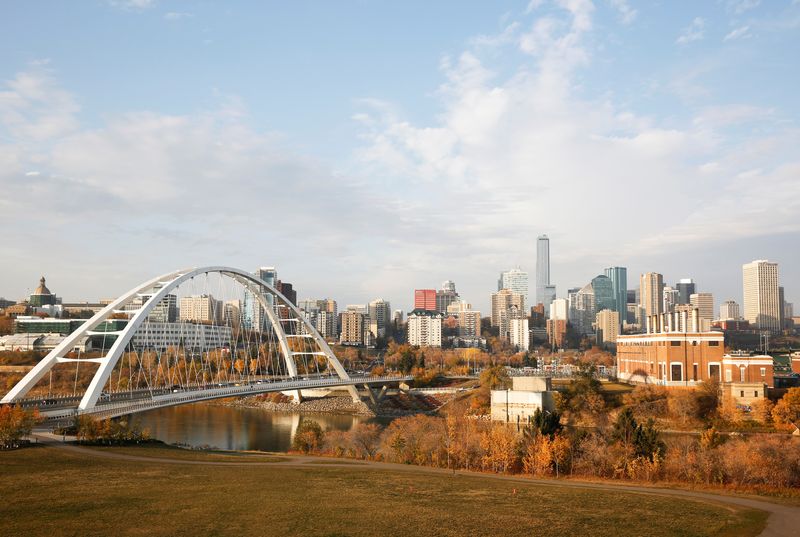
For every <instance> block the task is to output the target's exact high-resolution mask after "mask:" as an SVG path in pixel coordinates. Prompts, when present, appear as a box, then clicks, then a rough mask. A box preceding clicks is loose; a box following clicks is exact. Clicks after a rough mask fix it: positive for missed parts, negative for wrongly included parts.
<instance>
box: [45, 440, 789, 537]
mask: <svg viewBox="0 0 800 537" xmlns="http://www.w3.org/2000/svg"><path fill="white" fill-rule="evenodd" d="M34 436H35V438H37V439H38V441H39V442H40V443H43V444H46V445H47V446H51V447H55V448H58V449H60V450H64V451H67V452H70V453H74V454H77V455H83V456H89V457H98V458H104V459H114V460H121V461H135V462H150V463H153V462H157V463H159V464H189V465H201V466H254V465H255V466H283V467H292V468H300V467H305V468H308V467H313V466H324V467H332V468H337V467H338V468H361V469H363V470H374V469H380V470H390V471H393V472H409V473H427V474H440V475H455V476H468V477H483V478H486V479H499V480H503V481H512V482H517V483H526V484H535V485H543V486H551V487H570V488H583V489H593V490H607V491H615V492H628V493H634V494H651V495H659V496H672V497H676V498H686V499H690V500H698V501H704V502H711V503H716V504H722V505H735V506H738V507H745V508H750V509H759V510H761V511H766V512H767V513H769V518H768V519H767V526H766V528H764V531H763V532H762V533H761V537H797V536H798V535H800V507H792V506H788V505H781V504H776V503H771V502H769V501H763V500H756V499H751V498H743V497H737V496H725V495H722V494H712V493H708V492H696V491H691V490H679V489H659V488H653V487H643V486H636V485H623V484H616V483H613V484H612V483H585V482H577V481H566V480H564V481H562V480H552V479H532V478H528V477H517V476H506V475H498V474H484V473H478V472H466V471H457V472H455V473H453V472H452V471H450V470H446V469H443V468H428V467H425V466H412V465H407V464H395V463H388V462H372V461H353V460H349V459H342V460H341V462H337V459H331V458H329V457H313V456H299V455H285V454H281V455H280V457H281V458H282V459H285V460H281V461H274V462H259V461H251V462H236V461H230V462H228V461H198V460H190V459H168V458H163V457H146V456H139V455H129V454H124V453H114V452H112V451H101V450H96V449H89V448H85V447H81V446H77V445H74V444H65V443H63V442H62V441H61V437H57V436H53V435H50V434H36V435H34ZM245 456H246V455H245Z"/></svg>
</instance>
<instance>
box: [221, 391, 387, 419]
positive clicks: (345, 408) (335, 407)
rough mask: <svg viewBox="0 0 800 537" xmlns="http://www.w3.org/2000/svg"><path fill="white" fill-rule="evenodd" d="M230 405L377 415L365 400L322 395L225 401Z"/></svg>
mask: <svg viewBox="0 0 800 537" xmlns="http://www.w3.org/2000/svg"><path fill="white" fill-rule="evenodd" d="M225 404H226V405H228V406H240V407H241V406H244V407H249V408H260V409H262V410H267V411H269V412H308V413H329V414H355V415H358V416H375V412H373V410H372V409H371V408H370V407H369V406H368V405H367V404H366V403H364V402H363V401H359V402H358V403H354V402H353V400H352V399H351V398H349V397H322V398H319V399H305V400H304V401H303V402H301V403H299V404H298V403H294V402H292V401H279V402H273V401H270V400H267V399H264V398H261V397H259V396H253V397H243V398H241V399H235V400H232V401H228V402H226V403H225Z"/></svg>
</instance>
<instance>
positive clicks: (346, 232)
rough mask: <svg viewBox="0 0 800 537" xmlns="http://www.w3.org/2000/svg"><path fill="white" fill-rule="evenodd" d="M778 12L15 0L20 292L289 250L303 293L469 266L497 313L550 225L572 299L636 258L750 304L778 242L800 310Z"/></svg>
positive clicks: (482, 298) (9, 205) (6, 24)
mask: <svg viewBox="0 0 800 537" xmlns="http://www.w3.org/2000/svg"><path fill="white" fill-rule="evenodd" d="M756 4H757V3H747V2H717V3H711V4H709V5H699V6H694V5H692V6H679V7H674V9H673V8H671V7H670V6H664V5H659V4H657V3H647V2H645V3H638V4H636V5H635V6H633V5H632V4H630V5H629V4H628V3H626V2H595V3H592V2H588V1H586V2H572V3H566V2H532V3H528V2H517V3H509V4H507V5H504V6H502V7H498V6H494V5H480V4H476V5H473V6H471V7H470V9H463V7H461V6H458V5H456V4H448V3H442V4H439V5H436V6H428V5H423V4H419V5H417V6H416V7H415V6H409V5H405V6H373V5H358V6H355V5H353V6H336V7H334V6H317V7H316V9H315V10H309V9H304V8H303V7H302V6H275V5H255V6H254V5H251V4H243V3H230V4H228V5H226V7H225V9H219V8H217V7H215V6H209V5H205V4H201V3H195V2H182V3H180V4H176V3H174V2H167V1H162V2H159V1H153V2H140V3H135V2H122V1H120V2H96V3H85V4H80V5H76V6H66V5H62V4H61V3H57V2H52V3H37V4H17V5H14V6H13V7H11V8H9V13H8V15H9V16H7V17H4V18H3V21H1V22H0V28H2V30H3V31H2V32H0V43H2V47H0V50H2V51H3V52H2V56H0V135H2V140H3V141H2V142H0V188H2V191H3V196H2V198H1V199H2V205H0V207H2V211H0V223H2V224H3V225H4V226H5V228H6V229H7V230H9V231H10V233H8V234H7V237H6V240H5V241H4V261H5V262H4V265H3V271H2V279H0V296H5V297H6V298H14V299H18V298H21V297H22V296H25V295H26V294H27V293H28V292H29V290H30V289H32V288H33V287H34V286H35V282H36V280H37V279H38V277H39V276H40V275H41V274H45V275H46V276H47V277H48V280H49V281H50V282H51V285H52V287H53V289H56V290H57V292H58V293H59V295H61V296H63V297H65V298H66V299H68V300H80V299H86V300H92V299H97V298H101V297H106V296H115V295H117V294H118V293H120V292H122V291H124V290H126V289H128V288H130V287H132V286H133V285H135V284H136V283H137V282H139V281H141V280H142V279H143V278H146V277H149V276H150V275H152V274H157V273H164V272H168V271H170V270H174V269H176V268H180V267H186V266H200V265H205V264H223V265H230V266H237V267H247V268H248V269H252V267H257V266H259V265H262V264H269V265H273V266H275V267H277V268H278V270H279V271H280V273H281V274H284V275H286V279H287V280H288V281H291V282H292V283H294V284H295V286H296V287H297V289H299V291H300V297H301V298H306V297H319V296H330V297H332V298H335V299H336V300H338V301H339V302H340V303H342V304H346V303H359V302H360V303H366V302H368V301H369V300H371V299H373V298H375V297H378V296H383V297H385V298H386V299H387V300H389V301H390V302H391V303H392V304H393V305H395V307H397V308H402V309H408V305H409V303H410V297H409V290H413V289H414V288H438V282H441V281H442V280H445V279H452V280H454V281H455V282H456V283H457V285H458V289H459V293H460V295H461V296H462V297H463V298H464V299H465V300H468V301H469V302H471V303H473V304H474V306H475V307H476V308H477V309H480V310H481V311H488V302H489V295H490V293H491V291H492V289H493V287H494V281H495V279H496V274H497V273H498V272H499V271H501V270H505V269H507V268H508V267H514V266H519V267H521V268H522V269H523V270H525V271H527V272H528V273H529V274H530V275H533V274H535V269H536V251H535V242H536V237H537V236H539V235H541V234H547V235H548V237H549V238H550V240H551V249H550V265H551V268H550V272H551V281H552V283H553V284H554V285H555V286H556V290H557V296H559V297H564V296H565V291H566V290H567V289H569V288H571V287H579V286H583V285H585V284H586V283H587V282H589V281H591V279H592V278H594V277H595V276H597V275H599V274H602V273H603V270H604V269H605V268H607V267H610V266H624V267H627V269H628V280H629V284H628V287H629V288H633V287H634V286H633V285H632V283H630V282H633V281H635V280H636V279H637V278H638V275H639V274H642V273H645V272H649V271H656V272H659V273H661V274H663V275H664V279H665V282H666V283H667V284H670V285H673V284H674V283H676V282H677V281H678V280H679V279H681V278H687V277H691V278H693V279H694V280H695V281H696V282H697V285H698V290H700V291H702V292H710V293H713V295H714V297H715V299H716V300H717V304H720V303H722V302H723V301H724V300H727V299H729V298H731V299H734V300H736V301H737V302H738V303H740V304H742V303H743V297H742V283H741V266H742V265H743V264H745V263H748V262H750V261H752V260H754V259H770V260H771V261H774V262H777V263H779V265H780V267H781V285H782V286H784V287H785V288H786V296H785V299H786V300H787V301H789V302H797V301H798V299H800V297H798V291H797V287H796V286H795V285H794V282H797V281H800V254H799V253H798V252H797V251H796V250H792V249H790V248H789V246H790V245H791V244H795V243H798V242H800V221H798V219H797V218H796V217H795V215H796V212H797V211H796V208H797V207H798V206H800V186H799V185H800V183H799V182H798V181H797V177H798V174H799V173H800V162H798V161H797V158H796V156H795V155H794V154H793V148H794V147H796V146H797V142H798V139H799V138H800V135H798V129H797V126H796V123H797V116H798V108H797V102H796V99H795V97H794V95H793V91H792V89H791V88H793V87H796V79H797V76H798V75H797V74H796V73H794V72H792V71H791V70H787V69H785V65H790V64H791V62H792V61H793V60H792V57H791V52H790V51H791V50H794V49H796V46H797V42H798V37H797V35H796V34H797V32H796V31H794V30H795V29H796V28H797V27H800V22H798V21H800V5H798V4H797V3H796V2H790V1H788V0H787V1H786V2H771V3H761V5H756ZM615 6H616V7H615ZM621 6H624V7H621ZM456 12H457V13H459V24H447V22H448V21H450V20H451V19H452V16H453V13H456ZM421 15H422V16H421ZM332 18H336V19H337V20H342V21H346V23H343V25H341V26H339V27H337V28H335V29H330V28H328V25H327V22H328V21H329V20H331V19H332ZM389 18H391V19H392V20H393V21H394V22H395V23H396V24H392V25H387V24H386V20H388V19H389ZM286 21H303V22H302V24H298V23H295V24H291V25H287V24H285V22H286ZM388 26H391V27H390V28H389V27H388ZM411 27H413V28H415V33H416V35H419V36H420V37H421V38H420V39H415V40H414V42H413V43H410V42H409V40H408V39H407V28H411ZM242 35H246V36H248V38H249V39H250V40H249V41H243V40H242V38H241V37H240V36H242ZM79 36H80V38H78V37H79ZM344 36H347V37H348V39H344ZM165 42H170V44H171V46H170V47H160V44H161V43H165ZM97 43H104V44H105V46H103V47H98V46H96V44H97ZM654 60H655V61H654ZM753 72H757V73H758V76H749V74H750V73H753ZM764 185H769V188H764ZM678 201H680V203H678ZM622 209H625V210H626V211H627V213H626V214H625V215H624V218H623V212H622ZM287 222H293V223H294V222H300V223H302V225H291V226H289V225H284V223H287ZM276 223H277V224H276ZM364 229H369V230H370V231H371V233H369V234H365V233H364V232H363V231H364ZM308 230H313V232H311V233H310V232H309V231H308ZM310 259H324V260H325V261H324V264H323V263H321V262H317V263H315V262H309V260H310ZM320 267H324V270H323V269H321V268H320ZM531 279H532V278H531ZM531 287H533V286H532V285H531ZM529 293H530V291H529Z"/></svg>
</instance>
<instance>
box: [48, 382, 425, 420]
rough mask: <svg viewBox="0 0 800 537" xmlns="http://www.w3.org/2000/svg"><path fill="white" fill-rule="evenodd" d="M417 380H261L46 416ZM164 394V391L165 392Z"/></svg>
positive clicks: (110, 413) (107, 414) (105, 414)
mask: <svg viewBox="0 0 800 537" xmlns="http://www.w3.org/2000/svg"><path fill="white" fill-rule="evenodd" d="M412 379H413V377H411V376H406V377H392V376H381V377H367V376H365V377H350V378H349V379H342V378H338V377H331V378H315V379H306V380H294V381H279V382H270V381H260V382H256V383H251V384H242V385H240V386H236V385H234V386H222V387H215V388H199V389H177V390H178V391H175V390H173V391H172V392H170V393H163V394H162V395H156V396H153V397H152V398H149V397H148V398H146V399H145V398H141V399H139V400H136V399H129V400H121V401H107V400H106V401H102V400H101V401H99V402H98V405H97V406H95V408H93V409H91V410H89V411H87V412H80V411H79V410H78V409H77V408H71V409H64V410H63V411H55V410H54V411H49V412H47V411H46V413H45V414H44V416H45V420H46V421H56V420H63V419H66V418H71V417H74V416H76V415H78V414H88V415H92V416H95V417H98V418H101V419H104V418H113V417H116V416H123V415H125V414H133V413H136V412H142V411H144V410H150V409H155V408H159V407H165V406H175V405H180V404H188V403H196V402H200V401H206V400H209V399H222V398H225V397H240V396H244V395H255V394H259V393H267V392H278V391H294V390H302V389H311V388H324V387H336V386H350V385H354V384H376V383H386V382H403V381H409V380H412ZM162 391H163V390H162Z"/></svg>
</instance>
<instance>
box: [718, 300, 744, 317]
mask: <svg viewBox="0 0 800 537" xmlns="http://www.w3.org/2000/svg"><path fill="white" fill-rule="evenodd" d="M719 318H720V320H722V321H728V320H733V321H738V320H739V319H741V318H742V314H741V312H740V310H739V304H738V303H736V301H734V300H726V301H725V302H723V303H722V304H720V306H719Z"/></svg>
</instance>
